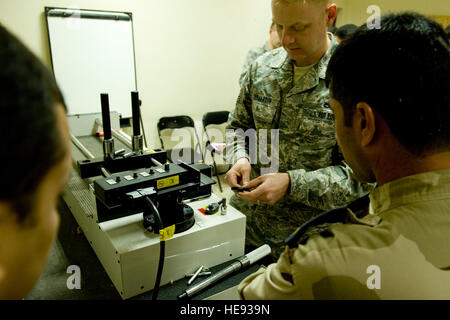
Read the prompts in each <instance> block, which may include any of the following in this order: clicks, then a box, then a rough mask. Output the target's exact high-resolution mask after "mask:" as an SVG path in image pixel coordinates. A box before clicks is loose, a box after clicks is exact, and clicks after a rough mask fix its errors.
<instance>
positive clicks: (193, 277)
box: [188, 266, 203, 285]
mask: <svg viewBox="0 0 450 320" xmlns="http://www.w3.org/2000/svg"><path fill="white" fill-rule="evenodd" d="M202 270H203V266H201V267H200V268H198V270H197V271H195V273H194V275H193V276H192V278H190V279H189V281H188V285H190V284H191V283H192V282H193V281H194V280H195V278H197V276H198V274H199V273H200V271H202Z"/></svg>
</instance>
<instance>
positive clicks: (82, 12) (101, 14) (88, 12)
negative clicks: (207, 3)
mask: <svg viewBox="0 0 450 320" xmlns="http://www.w3.org/2000/svg"><path fill="white" fill-rule="evenodd" d="M44 8H45V12H44V14H45V21H46V26H47V37H48V45H49V52H50V62H51V67H52V71H53V75H54V76H55V78H56V72H55V63H54V54H53V52H52V43H51V36H50V29H49V18H51V17H67V18H69V17H71V16H72V15H73V14H76V17H77V18H80V19H106V20H127V21H129V22H130V24H131V40H132V41H131V42H132V61H133V72H134V76H133V77H132V78H133V80H134V86H135V88H134V90H132V91H138V82H137V71H136V51H135V43H134V26H133V14H132V13H131V12H126V11H105V10H94V9H79V8H61V7H44ZM100 93H108V92H99V93H98V105H99V106H100ZM128 94H130V101H131V92H129V93H128ZM110 99H111V98H110ZM70 109H71V108H69V112H70V113H68V115H78V114H88V113H92V110H91V111H89V112H82V113H80V112H76V111H75V112H71V111H70ZM95 111H98V112H101V110H100V107H99V110H95ZM111 111H117V112H118V113H119V115H120V118H121V120H125V119H129V118H131V116H132V111H131V103H130V105H129V108H127V109H122V110H111ZM121 122H122V121H121Z"/></svg>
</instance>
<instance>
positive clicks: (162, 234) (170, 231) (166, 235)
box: [159, 224, 175, 241]
mask: <svg viewBox="0 0 450 320" xmlns="http://www.w3.org/2000/svg"><path fill="white" fill-rule="evenodd" d="M174 233H175V225H174V224H173V225H171V226H170V227H167V228H165V229H161V230H159V240H160V241H166V240H169V239H170V238H172V237H173V235H174Z"/></svg>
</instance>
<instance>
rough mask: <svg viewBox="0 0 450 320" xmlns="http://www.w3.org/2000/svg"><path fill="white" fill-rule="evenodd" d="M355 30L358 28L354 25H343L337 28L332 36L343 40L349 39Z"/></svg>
mask: <svg viewBox="0 0 450 320" xmlns="http://www.w3.org/2000/svg"><path fill="white" fill-rule="evenodd" d="M356 29H358V26H356V25H354V24H345V25H343V26H342V27H339V28H338V29H337V30H336V31H335V32H334V35H335V36H337V37H339V38H341V39H342V40H344V39H346V38H347V37H349V36H350V35H351V34H352V32H354V31H355V30H356Z"/></svg>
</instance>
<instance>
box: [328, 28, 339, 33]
mask: <svg viewBox="0 0 450 320" xmlns="http://www.w3.org/2000/svg"><path fill="white" fill-rule="evenodd" d="M337 29H338V28H336V27H335V26H331V27H328V32H331V33H332V34H336V31H337Z"/></svg>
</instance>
